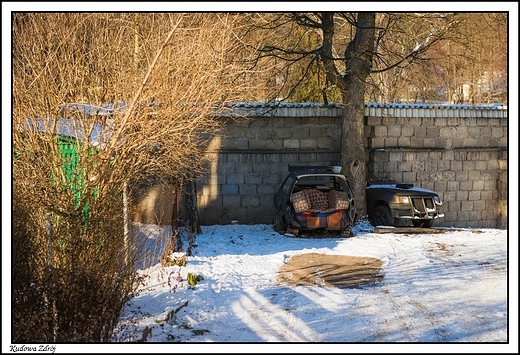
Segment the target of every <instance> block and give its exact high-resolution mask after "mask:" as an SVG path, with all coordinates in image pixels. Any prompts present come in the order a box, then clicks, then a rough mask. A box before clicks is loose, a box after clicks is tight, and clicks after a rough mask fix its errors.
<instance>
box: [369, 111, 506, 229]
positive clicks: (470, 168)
mask: <svg viewBox="0 0 520 355" xmlns="http://www.w3.org/2000/svg"><path fill="white" fill-rule="evenodd" d="M381 111H382V110H380V111H379V112H376V111H374V110H372V112H371V114H373V116H367V118H366V120H365V123H366V125H365V138H366V141H367V148H368V156H369V164H368V171H369V178H374V179H381V178H389V179H394V180H396V181H402V182H412V183H414V184H415V185H416V186H420V187H423V188H427V189H431V190H434V191H436V192H437V193H439V195H440V197H441V199H442V201H443V207H442V209H443V211H444V214H445V217H444V218H443V220H441V221H440V222H441V223H439V224H438V225H443V226H454V227H483V228H507V137H508V135H507V116H498V115H497V112H495V111H493V112H492V111H484V110H477V109H475V110H469V109H467V110H460V109H459V110H443V111H441V110H437V111H436V112H433V113H432V112H431V110H427V109H420V110H413V111H412V110H394V111H393V112H388V111H387V112H386V113H384V114H383V112H381ZM486 113H487V114H488V115H489V116H490V117H484V116H486ZM498 113H501V114H503V113H504V112H503V111H498ZM377 114H380V116H377ZM394 115H399V116H398V117H396V116H394ZM407 115H410V116H407ZM495 116H497V117H495Z"/></svg>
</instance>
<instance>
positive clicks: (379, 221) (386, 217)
mask: <svg viewBox="0 0 520 355" xmlns="http://www.w3.org/2000/svg"><path fill="white" fill-rule="evenodd" d="M370 223H371V224H372V225H373V226H374V227H377V226H393V225H394V217H392V212H391V211H390V208H388V207H387V206H376V207H374V208H372V210H371V213H370Z"/></svg>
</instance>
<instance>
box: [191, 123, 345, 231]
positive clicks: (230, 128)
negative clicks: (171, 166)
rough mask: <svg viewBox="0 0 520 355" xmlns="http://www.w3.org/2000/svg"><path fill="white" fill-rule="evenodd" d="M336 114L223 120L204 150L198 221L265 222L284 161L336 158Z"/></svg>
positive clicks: (317, 161)
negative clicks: (219, 131) (206, 172)
mask: <svg viewBox="0 0 520 355" xmlns="http://www.w3.org/2000/svg"><path fill="white" fill-rule="evenodd" d="M338 125H340V122H339V118H338V117H326V116H318V117H305V116H302V115H300V116H296V117H295V116H289V117H276V118H272V117H255V118H254V119H241V120H236V119H233V120H226V124H225V129H224V130H223V132H222V133H221V134H220V135H218V136H217V137H215V139H214V141H213V142H212V143H211V144H210V150H209V151H208V160H209V162H208V164H207V171H208V174H206V175H205V176H204V177H203V178H202V179H200V180H199V181H198V182H197V191H198V196H197V200H198V201H197V202H198V206H199V218H200V221H201V224H203V225H211V224H229V223H231V221H233V220H237V221H238V222H239V223H245V224H252V223H267V224H270V223H272V222H273V220H274V216H275V214H276V210H275V209H274V206H273V195H274V194H275V192H276V191H277V190H278V188H279V187H280V185H281V183H282V182H283V180H284V179H285V177H286V176H287V173H288V165H289V164H291V165H329V164H330V163H331V162H338V161H339V160H340V155H339V150H340V144H341V131H340V130H338Z"/></svg>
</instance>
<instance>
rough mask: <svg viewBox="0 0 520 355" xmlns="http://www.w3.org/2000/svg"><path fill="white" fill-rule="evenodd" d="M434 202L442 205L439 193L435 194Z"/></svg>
mask: <svg viewBox="0 0 520 355" xmlns="http://www.w3.org/2000/svg"><path fill="white" fill-rule="evenodd" d="M433 202H435V204H436V205H439V206H440V205H442V202H441V199H440V198H439V196H437V195H435V196H433Z"/></svg>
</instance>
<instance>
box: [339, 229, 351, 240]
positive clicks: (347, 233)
mask: <svg viewBox="0 0 520 355" xmlns="http://www.w3.org/2000/svg"><path fill="white" fill-rule="evenodd" d="M340 236H342V237H344V238H349V237H352V228H350V227H348V228H346V229H343V230H342V231H341V232H340Z"/></svg>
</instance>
